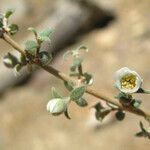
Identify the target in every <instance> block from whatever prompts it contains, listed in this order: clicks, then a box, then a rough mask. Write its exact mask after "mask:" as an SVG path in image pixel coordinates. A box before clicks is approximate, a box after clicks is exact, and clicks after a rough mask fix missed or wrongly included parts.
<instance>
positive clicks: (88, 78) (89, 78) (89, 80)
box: [83, 72, 93, 85]
mask: <svg viewBox="0 0 150 150" xmlns="http://www.w3.org/2000/svg"><path fill="white" fill-rule="evenodd" d="M83 76H84V77H85V80H86V84H88V85H92V84H93V76H92V75H91V74H89V73H87V72H86V73H84V74H83Z"/></svg>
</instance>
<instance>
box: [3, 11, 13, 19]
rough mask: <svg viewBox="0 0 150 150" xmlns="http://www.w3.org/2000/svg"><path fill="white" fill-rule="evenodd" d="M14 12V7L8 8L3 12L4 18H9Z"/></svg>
mask: <svg viewBox="0 0 150 150" xmlns="http://www.w3.org/2000/svg"><path fill="white" fill-rule="evenodd" d="M13 13H14V9H8V10H7V11H6V12H5V18H9V17H10V16H11V15H12V14H13Z"/></svg>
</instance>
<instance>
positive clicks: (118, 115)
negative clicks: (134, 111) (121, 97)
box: [116, 110, 125, 121]
mask: <svg viewBox="0 0 150 150" xmlns="http://www.w3.org/2000/svg"><path fill="white" fill-rule="evenodd" d="M116 118H117V120H119V121H122V120H123V119H124V118H125V113H124V112H123V111H121V110H119V111H117V112H116Z"/></svg>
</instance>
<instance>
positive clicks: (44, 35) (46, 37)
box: [38, 28, 52, 42]
mask: <svg viewBox="0 0 150 150" xmlns="http://www.w3.org/2000/svg"><path fill="white" fill-rule="evenodd" d="M51 33H52V29H51V28H46V29H45V30H43V31H42V32H40V33H39V36H38V39H39V40H40V41H41V42H44V41H47V42H50V34H51Z"/></svg>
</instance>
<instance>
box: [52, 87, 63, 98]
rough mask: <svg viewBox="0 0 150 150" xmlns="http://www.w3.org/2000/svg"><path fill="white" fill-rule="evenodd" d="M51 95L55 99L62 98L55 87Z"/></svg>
mask: <svg viewBox="0 0 150 150" xmlns="http://www.w3.org/2000/svg"><path fill="white" fill-rule="evenodd" d="M51 93H52V97H53V98H62V96H61V95H60V94H59V93H58V91H56V89H55V88H54V87H52V89H51Z"/></svg>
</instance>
